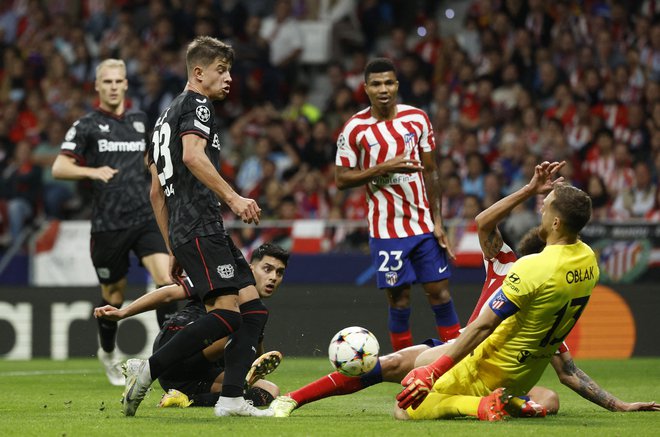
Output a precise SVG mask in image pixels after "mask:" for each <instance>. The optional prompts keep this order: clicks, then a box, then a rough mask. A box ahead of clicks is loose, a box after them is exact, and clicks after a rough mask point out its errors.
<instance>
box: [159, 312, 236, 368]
mask: <svg viewBox="0 0 660 437" xmlns="http://www.w3.org/2000/svg"><path fill="white" fill-rule="evenodd" d="M240 326H241V315H240V314H239V313H237V312H236V311H230V310H224V309H216V310H213V311H211V312H209V313H208V314H207V315H205V316H204V317H201V318H199V319H197V320H195V321H194V322H193V323H191V324H190V325H188V326H186V327H185V328H184V329H182V330H181V331H179V332H177V333H176V335H174V337H172V339H171V340H170V341H168V342H167V343H166V344H165V345H164V346H163V347H161V348H160V349H158V350H157V351H156V352H154V354H153V355H152V356H151V358H149V367H150V369H151V378H152V379H154V380H155V379H156V378H158V376H159V375H160V374H161V373H163V372H164V371H165V370H166V369H167V368H168V367H170V366H172V365H173V364H175V363H177V362H179V361H182V360H184V359H186V358H188V357H190V356H191V355H193V354H195V352H197V351H200V350H202V349H204V348H205V347H206V346H209V345H210V344H211V343H213V342H214V341H216V340H218V339H220V338H223V337H226V336H227V335H229V334H232V333H233V332H236V331H237V330H238V328H239V327H240Z"/></svg>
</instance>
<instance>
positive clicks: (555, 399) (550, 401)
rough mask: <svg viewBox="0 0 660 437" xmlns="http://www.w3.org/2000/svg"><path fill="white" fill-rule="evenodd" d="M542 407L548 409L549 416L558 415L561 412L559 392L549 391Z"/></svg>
mask: <svg viewBox="0 0 660 437" xmlns="http://www.w3.org/2000/svg"><path fill="white" fill-rule="evenodd" d="M541 405H543V406H544V407H545V408H546V410H547V411H548V414H557V412H558V411H559V395H558V394H557V392H556V391H554V390H548V393H547V395H546V398H545V399H544V401H543V403H542V404H541Z"/></svg>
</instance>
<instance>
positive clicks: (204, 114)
mask: <svg viewBox="0 0 660 437" xmlns="http://www.w3.org/2000/svg"><path fill="white" fill-rule="evenodd" d="M195 114H196V115H197V118H199V120H200V121H201V122H202V123H206V122H207V121H209V119H210V118H211V111H209V108H207V107H206V106H204V105H199V106H198V107H197V109H195Z"/></svg>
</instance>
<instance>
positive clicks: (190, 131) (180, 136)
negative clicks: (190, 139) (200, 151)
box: [179, 130, 211, 140]
mask: <svg viewBox="0 0 660 437" xmlns="http://www.w3.org/2000/svg"><path fill="white" fill-rule="evenodd" d="M191 134H192V135H197V136H198V137H201V138H204V139H205V140H210V139H211V137H209V136H205V135H204V134H203V133H202V132H200V131H198V130H187V131H185V132H181V133H179V138H183V137H184V135H191Z"/></svg>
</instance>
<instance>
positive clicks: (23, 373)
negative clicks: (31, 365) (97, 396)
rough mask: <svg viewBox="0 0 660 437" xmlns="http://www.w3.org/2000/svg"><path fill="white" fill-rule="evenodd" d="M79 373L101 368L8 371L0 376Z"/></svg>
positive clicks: (0, 373)
mask: <svg viewBox="0 0 660 437" xmlns="http://www.w3.org/2000/svg"><path fill="white" fill-rule="evenodd" d="M81 373H101V369H75V370H74V369H71V370H26V371H13V372H12V371H10V372H0V376H42V375H78V374H81Z"/></svg>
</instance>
